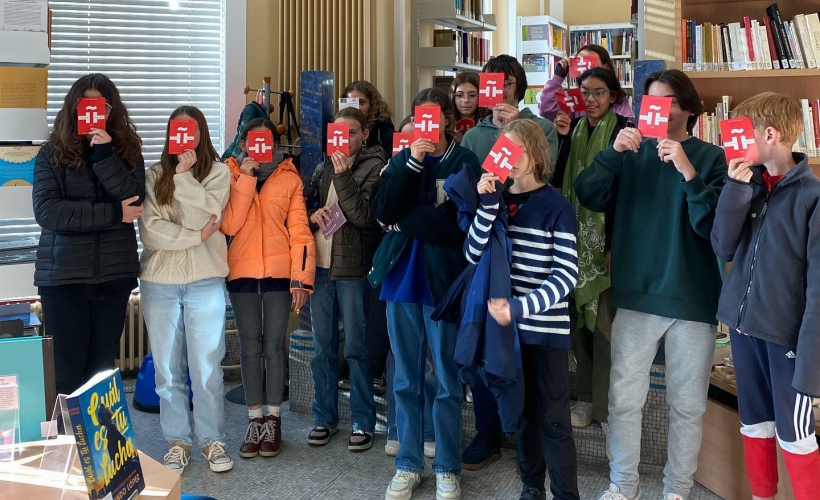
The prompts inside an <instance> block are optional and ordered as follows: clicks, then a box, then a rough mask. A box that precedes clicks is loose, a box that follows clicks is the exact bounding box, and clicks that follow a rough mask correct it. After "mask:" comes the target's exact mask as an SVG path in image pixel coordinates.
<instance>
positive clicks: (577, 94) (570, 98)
mask: <svg viewBox="0 0 820 500" xmlns="http://www.w3.org/2000/svg"><path fill="white" fill-rule="evenodd" d="M555 99H556V100H557V101H558V109H560V110H561V111H563V112H564V113H566V114H568V115H571V114H572V113H578V112H579V111H586V109H587V103H586V102H585V101H584V96H583V94H581V89H577V88H576V89H569V90H561V91H558V92H556V93H555Z"/></svg>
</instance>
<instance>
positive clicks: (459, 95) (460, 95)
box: [453, 92, 478, 101]
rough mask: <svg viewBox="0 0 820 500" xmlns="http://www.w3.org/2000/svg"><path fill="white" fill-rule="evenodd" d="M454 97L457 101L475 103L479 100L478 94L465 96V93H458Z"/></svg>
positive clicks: (473, 93)
mask: <svg viewBox="0 0 820 500" xmlns="http://www.w3.org/2000/svg"><path fill="white" fill-rule="evenodd" d="M453 97H454V98H455V100H456V101H474V100H476V99H478V94H477V93H476V92H470V93H468V94H465V93H464V92H456V93H455V94H454V95H453Z"/></svg>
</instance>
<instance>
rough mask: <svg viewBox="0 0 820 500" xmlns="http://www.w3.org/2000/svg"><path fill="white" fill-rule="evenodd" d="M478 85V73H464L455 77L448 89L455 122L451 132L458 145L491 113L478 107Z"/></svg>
mask: <svg viewBox="0 0 820 500" xmlns="http://www.w3.org/2000/svg"><path fill="white" fill-rule="evenodd" d="M479 85H480V78H479V76H478V73H474V72H472V71H465V72H463V73H459V74H457V75H456V77H455V78H454V79H453V84H452V86H451V87H450V97H452V99H453V112H454V116H453V119H454V120H455V125H454V127H453V130H454V131H455V132H454V136H455V139H456V142H458V143H459V144H460V143H461V139H462V138H463V137H464V134H465V133H467V131H468V130H470V129H471V128H473V127H475V126H476V123H478V122H479V121H480V120H482V119H483V118H485V117H487V116H488V115H489V114H491V113H492V111H491V110H489V109H487V108H481V107H479V106H478V87H479Z"/></svg>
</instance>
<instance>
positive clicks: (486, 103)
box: [478, 73, 504, 108]
mask: <svg viewBox="0 0 820 500" xmlns="http://www.w3.org/2000/svg"><path fill="white" fill-rule="evenodd" d="M479 78H480V79H481V81H480V83H479V89H478V105H479V106H481V107H482V108H492V107H495V106H497V105H499V104H501V103H502V102H504V73H481V74H479Z"/></svg>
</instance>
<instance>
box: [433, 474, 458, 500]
mask: <svg viewBox="0 0 820 500" xmlns="http://www.w3.org/2000/svg"><path fill="white" fill-rule="evenodd" d="M460 499H461V485H460V484H459V480H458V476H456V475H455V474H450V473H449V472H442V473H438V474H436V500H460Z"/></svg>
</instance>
